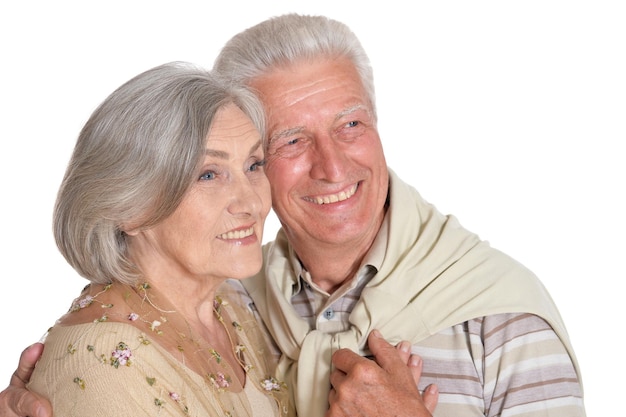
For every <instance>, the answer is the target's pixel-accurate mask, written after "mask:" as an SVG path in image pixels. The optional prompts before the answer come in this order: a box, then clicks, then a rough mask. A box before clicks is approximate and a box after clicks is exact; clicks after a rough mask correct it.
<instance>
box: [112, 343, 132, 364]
mask: <svg viewBox="0 0 626 417" xmlns="http://www.w3.org/2000/svg"><path fill="white" fill-rule="evenodd" d="M132 356H133V353H132V352H131V350H130V348H129V347H128V345H127V344H126V343H124V342H120V343H118V344H117V348H116V349H115V350H114V351H113V352H111V359H110V362H111V365H112V366H113V367H114V368H117V367H118V366H120V365H122V366H130V365H131V361H130V358H131V357H132Z"/></svg>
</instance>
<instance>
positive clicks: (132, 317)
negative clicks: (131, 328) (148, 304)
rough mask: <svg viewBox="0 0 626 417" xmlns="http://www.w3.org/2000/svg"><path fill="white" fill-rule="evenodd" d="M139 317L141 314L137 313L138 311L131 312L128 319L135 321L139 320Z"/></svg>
mask: <svg viewBox="0 0 626 417" xmlns="http://www.w3.org/2000/svg"><path fill="white" fill-rule="evenodd" d="M138 318H139V314H137V313H130V314H129V315H128V320H130V321H135V320H137V319H138Z"/></svg>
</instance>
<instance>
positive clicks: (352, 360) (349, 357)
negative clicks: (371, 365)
mask: <svg viewBox="0 0 626 417" xmlns="http://www.w3.org/2000/svg"><path fill="white" fill-rule="evenodd" d="M366 360H368V359H365V358H363V357H362V356H360V355H358V354H356V353H354V352H353V351H351V350H350V349H339V350H337V351H336V352H335V353H333V356H332V358H331V361H332V364H333V366H334V367H335V369H338V370H340V371H342V372H344V373H348V372H349V371H350V370H351V369H352V368H354V365H355V364H356V363H358V362H359V361H366Z"/></svg>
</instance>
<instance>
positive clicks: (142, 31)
mask: <svg viewBox="0 0 626 417" xmlns="http://www.w3.org/2000/svg"><path fill="white" fill-rule="evenodd" d="M99 3H101V4H102V6H98V5H96V2H75V4H74V5H73V4H72V3H70V2H65V1H54V2H48V1H43V0H42V1H32V2H21V3H18V2H4V3H3V4H2V6H0V39H1V41H0V42H1V52H0V60H1V62H0V71H1V77H0V106H1V107H0V114H1V134H2V138H1V143H0V174H1V175H0V180H1V181H2V182H1V187H0V193H1V195H2V197H1V200H0V201H1V204H0V207H1V208H0V210H1V211H0V219H1V222H2V229H1V233H2V235H3V249H2V250H1V252H0V261H1V265H2V272H0V274H1V275H0V277H1V284H2V286H1V287H0V325H1V327H0V329H1V331H0V338H1V340H2V342H1V344H0V346H1V347H0V349H1V350H0V353H1V354H2V360H1V361H0V388H1V387H3V386H5V383H6V384H8V382H9V377H10V375H11V373H12V371H13V370H14V368H15V365H16V364H17V361H18V357H19V354H20V352H21V351H22V349H23V348H25V347H26V346H27V345H29V344H30V343H32V342H34V341H37V340H38V339H39V337H40V336H41V335H42V334H43V333H44V331H45V330H46V328H47V327H48V326H49V325H51V324H52V323H53V321H54V319H55V318H56V317H57V316H59V315H61V314H62V313H64V312H65V310H66V309H67V307H68V306H69V302H70V300H71V299H72V298H73V297H74V296H75V295H76V294H77V293H78V291H79V289H80V288H82V286H83V285H84V284H85V283H86V281H85V280H84V279H82V278H79V277H78V276H77V275H76V274H75V273H74V272H73V270H71V269H70V268H69V267H68V266H67V265H66V263H65V261H64V260H63V258H62V257H61V255H59V253H58V252H57V249H56V247H55V245H54V243H53V239H52V233H51V226H50V218H51V212H52V206H53V202H54V198H55V194H56V190H57V187H58V185H59V183H60V181H61V178H62V175H63V172H64V170H65V165H66V163H67V160H68V159H69V156H70V152H71V150H72V147H73V145H74V141H75V138H76V136H77V134H78V131H79V129H80V128H81V126H82V124H83V123H84V122H85V121H86V119H87V118H88V116H89V114H90V113H91V111H92V110H93V109H94V108H95V107H96V106H97V105H98V104H99V102H100V101H101V100H103V99H104V98H105V97H106V96H107V95H108V94H109V93H110V92H112V91H113V89H114V88H116V87H118V86H119V85H120V84H121V83H123V82H124V81H126V80H127V79H129V78H131V77H132V76H134V75H136V74H137V73H139V72H141V71H143V70H146V69H148V68H150V67H153V66H155V65H158V64H161V63H164V62H168V61H173V60H186V61H192V62H195V63H198V64H201V65H203V66H206V67H210V66H211V65H212V63H213V59H214V57H215V56H216V54H217V52H218V50H219V48H220V47H221V46H222V45H223V43H224V42H225V41H226V40H227V39H228V38H229V37H230V36H232V35H233V34H235V33H236V32H239V31H240V30H242V29H244V28H246V27H248V26H251V25H252V24H255V23H257V22H259V21H261V20H262V19H265V18H266V17H269V16H273V15H276V14H282V13H284V12H288V11H297V12H302V13H316V14H318V13H319V14H326V15H328V16H330V17H334V18H336V19H339V20H342V21H344V22H346V23H347V24H348V25H349V26H350V27H351V28H352V29H353V30H354V31H355V32H356V33H357V35H358V36H359V37H360V39H361V40H362V42H363V44H364V46H365V49H366V50H367V51H368V52H369V54H370V58H371V60H372V62H373V66H374V71H375V78H376V88H377V96H378V107H379V130H380V133H381V137H382V139H383V144H384V147H385V150H386V152H387V157H388V162H389V164H390V165H391V166H392V167H393V168H394V169H395V170H396V171H397V172H398V173H399V174H400V175H401V176H402V177H403V178H404V179H406V180H408V181H409V182H410V183H411V184H413V185H414V186H415V187H416V188H417V189H418V190H419V191H420V192H421V193H422V195H423V196H424V197H425V198H426V199H428V200H429V201H431V202H433V203H434V204H435V205H436V206H437V207H438V208H439V209H440V210H441V211H443V212H445V213H453V214H455V215H456V216H457V217H459V218H460V220H461V222H462V223H463V224H464V225H465V226H466V227H467V228H469V229H471V230H473V231H476V232H478V233H479V234H480V236H481V237H482V238H484V239H487V240H489V241H490V242H491V243H492V245H493V246H495V247H497V248H500V249H502V250H504V251H505V252H507V253H509V254H510V255H512V256H513V257H515V258H517V259H518V260H520V261H521V262H522V263H524V264H526V265H527V266H528V267H530V268H531V269H532V270H534V271H535V272H536V273H537V274H538V275H539V277H540V278H541V279H542V280H543V282H544V283H545V285H546V286H547V287H548V289H549V290H550V292H551V293H552V295H553V297H554V299H555V301H556V303H557V305H558V306H559V307H560V310H561V313H562V315H563V317H564V320H565V322H566V325H567V326H568V328H569V331H570V335H571V338H572V340H573V343H574V347H575V350H576V352H577V355H578V357H579V362H580V365H581V367H582V371H583V377H584V384H585V392H586V404H587V413H588V415H589V416H600V415H607V414H609V415H610V414H613V415H614V414H615V412H618V411H617V410H618V409H619V408H618V407H619V405H618V404H621V403H622V401H618V400H619V398H620V397H619V396H620V395H623V393H622V392H621V390H619V388H620V387H623V386H624V385H623V383H622V382H621V380H622V378H623V376H624V374H626V367H625V366H624V355H623V349H620V347H623V345H622V346H620V345H619V344H618V340H617V336H618V335H619V334H620V333H621V331H622V329H621V327H622V326H623V325H624V319H625V318H626V317H625V314H624V312H625V309H624V307H623V304H624V297H623V295H622V294H623V292H622V290H621V288H622V285H623V281H624V278H626V274H625V273H624V264H623V258H624V256H625V249H626V245H625V243H624V236H625V233H626V227H625V221H624V215H625V214H626V204H625V202H624V189H625V186H624V180H625V179H626V169H625V168H624V156H625V155H626V152H625V151H624V150H623V146H624V140H625V139H626V120H625V119H626V81H625V74H626V29H625V28H626V24H625V23H624V22H626V7H625V6H624V3H623V2H621V1H603V0H593V1H591V0H589V1H575V0H570V1H550V0H542V1H534V0H530V1H523V2H512V1H503V0H501V1H480V0H477V1H438V2H421V1H418V2H413V6H412V7H411V8H408V4H409V2H405V1H393V0H385V1H384V2H379V3H374V2H372V3H371V4H372V5H367V4H368V2H366V1H362V0H361V1H346V0H344V1H337V0H334V1H320V0H317V1H307V2H301V1H293V0H292V1H273V2H272V4H271V5H270V4H264V5H262V6H261V5H260V4H261V3H265V2H260V1H250V2H244V1H234V0H233V1H223V2H220V3H219V6H218V7H216V6H215V4H216V3H217V2H209V1H203V2H201V1H196V2H193V1H185V0H182V1H180V0H179V1H177V2H169V1H154V0H152V1H129V0H126V1H107V2H99ZM174 3H175V4H174ZM276 228H277V226H276V221H275V219H274V218H270V220H269V222H268V230H267V232H266V239H265V240H267V239H269V238H271V237H272V236H273V234H274V232H275V230H276ZM618 319H619V322H618ZM617 378H620V382H617V381H618V380H617ZM3 381H4V382H3ZM618 413H619V412H618Z"/></svg>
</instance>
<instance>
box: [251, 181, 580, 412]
mask: <svg viewBox="0 0 626 417" xmlns="http://www.w3.org/2000/svg"><path fill="white" fill-rule="evenodd" d="M390 178H391V180H390V181H391V191H390V193H391V197H390V207H389V210H388V212H387V218H386V219H385V222H386V226H387V227H386V228H383V229H382V230H386V231H387V233H389V235H388V236H386V239H387V242H388V244H387V248H386V251H385V256H384V261H383V264H382V266H381V268H380V270H379V271H378V273H377V274H376V275H375V276H374V278H373V279H372V280H371V281H370V282H369V283H368V284H367V286H366V287H365V289H364V290H363V292H362V295H361V298H360V300H359V301H358V302H357V304H356V306H355V307H354V309H353V311H352V313H351V315H350V322H351V329H350V330H348V331H345V332H339V333H336V334H327V333H323V332H320V331H319V330H316V329H314V328H310V327H309V324H308V323H307V322H306V320H304V319H302V318H301V317H300V316H299V315H298V314H297V313H296V311H295V310H294V309H293V308H292V306H291V304H290V299H291V295H292V294H291V290H292V286H293V284H294V283H296V282H297V280H298V279H299V278H298V277H297V276H296V275H295V273H294V270H297V268H295V267H294V266H293V265H291V262H292V260H293V259H295V256H294V254H293V249H292V248H291V246H290V245H289V243H288V242H287V239H286V236H285V234H284V232H282V231H280V232H279V234H278V236H277V239H276V241H275V242H273V243H271V244H268V245H266V246H265V247H264V254H265V257H264V259H265V266H264V269H263V270H262V271H261V273H259V274H258V275H257V276H255V277H254V278H252V279H249V280H246V281H244V282H243V284H244V286H245V287H246V289H247V290H248V291H249V292H250V295H251V296H252V298H253V299H254V301H255V304H256V305H257V308H258V310H259V313H260V314H261V317H262V318H263V320H264V321H265V323H266V325H267V326H268V328H269V330H270V332H271V334H272V336H273V337H274V339H275V340H276V342H277V344H278V346H279V348H280V349H281V351H282V352H283V356H282V358H281V361H280V364H279V373H278V376H279V378H282V379H284V380H285V381H286V382H287V383H288V384H289V387H290V390H291V391H292V392H293V394H294V396H295V404H296V407H297V409H298V410H307V413H306V415H307V416H319V417H321V416H323V415H324V412H325V410H326V409H327V406H328V404H327V396H328V388H329V380H328V377H329V372H330V358H331V355H332V353H333V352H334V351H336V350H337V349H339V348H350V349H353V350H354V351H356V352H358V353H360V354H362V355H364V354H367V346H366V340H367V335H368V334H369V333H370V331H371V330H372V329H374V328H377V329H379V330H381V332H382V334H383V335H385V337H386V338H387V339H388V340H389V341H390V342H392V343H397V342H399V341H401V340H409V341H411V342H413V343H417V342H419V341H420V340H423V339H425V338H427V337H428V336H430V335H433V334H435V333H437V332H438V331H440V330H442V329H445V328H448V327H450V326H453V325H455V324H459V323H463V322H465V321H467V320H469V319H473V318H476V317H482V316H487V315H492V314H498V313H511V312H528V313H532V314H535V315H538V316H540V317H542V318H544V319H545V320H546V321H547V322H548V323H549V324H550V325H551V326H552V327H553V328H554V330H555V332H556V333H557V334H558V336H559V337H560V338H561V340H562V341H563V343H564V345H565V346H566V347H567V348H568V351H569V353H570V356H571V358H572V361H573V363H574V365H575V366H577V363H576V359H575V356H574V353H573V350H572V349H571V345H570V342H569V339H568V336H567V332H566V330H565V326H564V324H563V322H562V320H561V317H560V315H559V313H558V310H557V308H556V306H555V305H554V303H553V301H552V299H551V297H550V296H549V294H548V293H547V291H546V290H545V288H544V286H543V285H542V284H541V283H540V282H539V280H538V279H537V278H536V277H535V275H534V274H533V273H531V272H530V271H529V270H528V269H526V268H525V267H524V266H522V265H521V264H519V263H518V262H516V261H515V260H513V259H511V258H510V257H508V256H507V255H505V254H503V253H501V252H499V251H497V250H495V249H493V248H491V247H490V246H489V244H488V243H487V242H484V241H481V240H480V239H479V238H478V237H477V236H476V235H475V234H473V233H471V232H469V231H467V230H465V229H464V228H463V227H461V226H460V224H459V223H458V221H457V220H456V219H455V218H454V217H452V216H444V215H442V214H441V213H439V212H438V211H437V210H436V209H435V208H434V207H433V206H432V205H430V204H428V203H427V202H426V201H424V200H423V199H422V198H421V196H420V195H419V194H418V192H417V191H416V190H415V189H413V188H412V187H411V186H409V185H408V184H406V183H404V182H403V181H401V180H400V179H399V178H398V177H397V176H396V175H395V174H394V173H393V172H391V171H390ZM412 277H418V279H414V278H412ZM296 365H297V366H296Z"/></svg>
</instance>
